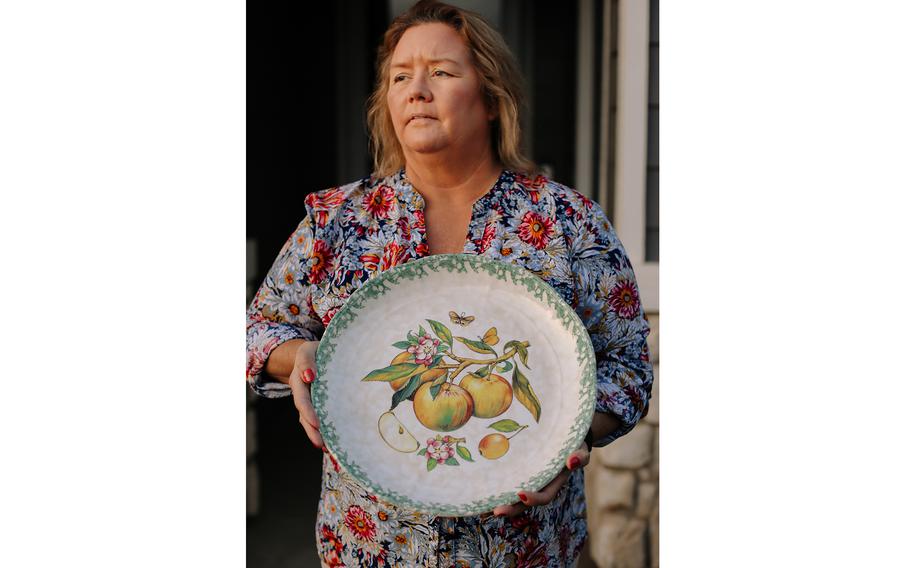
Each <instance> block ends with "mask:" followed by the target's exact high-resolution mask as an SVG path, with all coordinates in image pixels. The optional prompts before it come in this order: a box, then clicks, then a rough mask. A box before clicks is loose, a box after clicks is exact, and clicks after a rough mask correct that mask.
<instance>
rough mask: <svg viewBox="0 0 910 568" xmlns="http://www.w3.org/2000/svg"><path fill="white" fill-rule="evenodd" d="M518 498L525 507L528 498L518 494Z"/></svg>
mask: <svg viewBox="0 0 910 568" xmlns="http://www.w3.org/2000/svg"><path fill="white" fill-rule="evenodd" d="M518 498H519V499H521V502H522V503H524V504H526V505H527V504H528V496H527V495H525V494H524V493H519V494H518Z"/></svg>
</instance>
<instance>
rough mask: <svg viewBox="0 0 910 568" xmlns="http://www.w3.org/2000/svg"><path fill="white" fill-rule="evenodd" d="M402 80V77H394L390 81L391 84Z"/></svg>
mask: <svg viewBox="0 0 910 568" xmlns="http://www.w3.org/2000/svg"><path fill="white" fill-rule="evenodd" d="M403 80H404V75H396V76H395V78H394V79H392V82H393V83H397V82H399V81H403Z"/></svg>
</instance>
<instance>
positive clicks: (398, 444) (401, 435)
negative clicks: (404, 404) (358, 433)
mask: <svg viewBox="0 0 910 568" xmlns="http://www.w3.org/2000/svg"><path fill="white" fill-rule="evenodd" d="M379 435H380V436H382V439H383V441H384V442H385V443H386V444H388V445H389V447H390V448H392V449H393V450H395V451H398V452H402V453H405V454H409V453H411V452H416V451H417V448H419V447H420V444H419V443H417V438H415V437H414V436H413V435H412V434H411V433H410V432H408V429H407V428H405V427H404V424H402V423H401V421H400V420H398V418H397V417H396V416H395V415H394V414H392V413H391V412H384V413H383V414H382V416H380V417H379Z"/></svg>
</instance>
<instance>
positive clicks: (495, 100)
mask: <svg viewBox="0 0 910 568" xmlns="http://www.w3.org/2000/svg"><path fill="white" fill-rule="evenodd" d="M430 23H442V24H446V25H448V26H450V27H451V28H452V29H454V30H455V31H456V32H458V34H459V35H460V36H461V37H462V39H464V42H465V44H466V45H467V47H468V50H469V51H470V52H471V55H472V59H473V61H474V67H475V69H476V70H477V73H478V75H479V77H480V84H481V91H482V94H483V97H484V102H485V103H486V105H487V108H488V109H490V110H495V111H496V118H495V119H494V120H493V121H492V124H491V126H492V128H491V129H490V144H491V146H492V148H493V152H494V155H495V156H496V158H497V159H498V160H499V162H500V163H501V164H502V165H503V167H505V168H506V169H510V170H512V171H515V172H522V173H527V174H531V173H535V172H537V166H536V165H535V164H534V162H532V161H531V160H529V159H528V158H527V157H525V155H524V154H523V152H522V149H521V121H520V117H521V108H522V106H523V105H524V94H523V92H522V79H521V73H520V72H519V70H518V64H517V63H516V62H515V58H514V57H513V56H512V52H511V51H509V47H508V46H507V45H506V42H505V40H504V39H503V38H502V36H501V35H500V34H499V32H497V31H496V30H495V29H493V27H491V26H490V25H489V24H488V23H487V22H486V21H485V20H484V19H483V18H482V17H480V16H479V15H478V14H475V13H474V12H470V11H468V10H462V9H461V8H456V7H455V6H450V5H448V4H443V3H442V2H437V1H435V0H421V1H420V2H417V3H416V4H414V6H412V7H411V8H410V9H409V10H408V11H406V12H405V13H403V14H401V15H400V16H398V17H397V18H395V20H394V21H393V22H392V23H391V25H390V26H389V29H387V30H386V32H385V35H384V36H383V40H382V45H380V46H379V51H378V54H377V57H376V71H377V73H376V87H375V89H374V90H373V93H372V95H370V98H369V101H368V103H367V105H368V107H367V126H368V128H369V130H370V148H371V150H372V153H373V167H374V168H375V172H374V173H375V174H376V175H377V176H379V177H385V176H388V175H391V174H392V173H394V172H396V171H398V170H399V169H400V168H401V167H403V166H404V152H403V151H402V149H401V144H400V142H399V141H398V137H397V136H396V135H395V128H394V126H393V125H392V117H391V115H390V113H389V107H388V102H387V100H386V97H387V95H388V92H389V65H390V60H391V58H392V53H393V52H394V51H395V47H396V46H397V45H398V41H399V40H400V39H401V36H402V35H404V32H405V31H407V29H408V28H411V27H413V26H417V25H420V24H430Z"/></svg>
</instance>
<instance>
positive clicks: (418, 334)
mask: <svg viewBox="0 0 910 568" xmlns="http://www.w3.org/2000/svg"><path fill="white" fill-rule="evenodd" d="M426 334H427V330H425V329H424V328H423V326H420V329H418V330H417V338H418V339H419V338H421V337H423V336H424V335H426Z"/></svg>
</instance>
